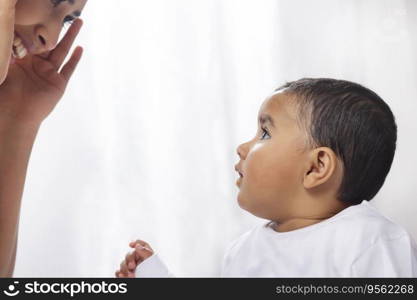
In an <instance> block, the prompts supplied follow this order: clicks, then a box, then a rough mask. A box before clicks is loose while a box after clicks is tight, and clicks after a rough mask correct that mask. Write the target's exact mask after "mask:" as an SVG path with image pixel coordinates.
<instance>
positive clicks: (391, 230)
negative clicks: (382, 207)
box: [335, 207, 408, 244]
mask: <svg viewBox="0 0 417 300" xmlns="http://www.w3.org/2000/svg"><path fill="white" fill-rule="evenodd" d="M335 225H336V226H335V230H336V231H339V233H340V231H343V236H344V239H345V240H346V241H348V242H350V241H353V240H355V241H358V240H363V241H367V242H368V243H371V244H372V243H374V242H376V241H377V240H380V239H382V240H387V241H388V240H395V239H397V238H400V237H403V236H405V235H408V232H407V230H406V229H405V228H404V227H402V226H401V225H399V224H396V223H395V222H393V221H392V220H390V219H389V218H387V217H386V216H384V215H383V214H382V213H380V212H379V211H378V210H377V209H376V208H374V207H369V208H368V209H365V210H362V211H359V212H358V213H356V214H351V215H346V216H345V217H344V218H341V219H340V220H339V222H335Z"/></svg>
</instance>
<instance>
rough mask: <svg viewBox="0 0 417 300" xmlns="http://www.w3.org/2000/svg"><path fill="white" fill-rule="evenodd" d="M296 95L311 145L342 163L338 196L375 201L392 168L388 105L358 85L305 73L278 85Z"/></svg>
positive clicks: (392, 129) (391, 120) (391, 122)
mask: <svg viewBox="0 0 417 300" xmlns="http://www.w3.org/2000/svg"><path fill="white" fill-rule="evenodd" d="M276 91H282V92H284V93H288V94H289V95H293V96H295V99H296V103H297V106H298V111H299V114H298V115H299V116H298V118H299V120H301V123H303V124H304V128H305V129H306V131H307V134H308V136H309V139H310V140H309V141H308V145H309V147H314V148H315V147H329V148H330V149H332V150H333V151H334V152H335V153H336V155H337V156H338V158H339V159H340V160H341V161H342V162H343V167H344V174H343V180H342V183H341V186H340V189H339V193H338V199H339V200H341V201H343V202H344V203H346V204H350V205H355V204H359V203H361V202H362V200H368V201H369V200H371V199H372V198H373V197H374V196H375V195H376V193H377V192H378V191H379V189H380V188H381V187H382V185H383V183H384V181H385V178H386V176H387V174H388V172H389V170H390V168H391V164H392V161H393V159H394V153H395V149H396V143H397V125H396V123H395V117H394V115H393V113H392V111H391V109H390V108H389V106H388V105H387V104H386V103H385V102H384V100H382V99H381V98H380V97H379V96H378V95H377V94H376V93H375V92H373V91H371V90H370V89H368V88H366V87H363V86H362V85H360V84H357V83H353V82H349V81H345V80H336V79H330V78H302V79H300V80H297V81H292V82H288V83H286V84H284V85H283V86H281V87H279V88H278V89H277V90H276Z"/></svg>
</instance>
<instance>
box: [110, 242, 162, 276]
mask: <svg viewBox="0 0 417 300" xmlns="http://www.w3.org/2000/svg"><path fill="white" fill-rule="evenodd" d="M129 247H131V248H134V249H135V250H134V251H132V252H130V253H128V254H126V257H125V259H124V260H123V261H122V263H121V264H120V270H117V271H116V273H115V275H116V277H117V278H134V277H135V270H136V268H137V266H138V265H139V264H140V263H141V262H143V261H144V260H145V259H147V258H148V257H150V256H152V255H153V254H154V251H153V250H152V248H151V246H149V244H148V243H146V242H144V241H141V240H136V241H134V242H131V243H129Z"/></svg>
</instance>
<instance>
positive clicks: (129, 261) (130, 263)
mask: <svg viewBox="0 0 417 300" xmlns="http://www.w3.org/2000/svg"><path fill="white" fill-rule="evenodd" d="M135 258H136V255H135V253H134V252H132V253H128V254H126V259H125V261H126V265H127V268H128V269H129V270H134V269H135V268H136V265H137V263H136V260H135Z"/></svg>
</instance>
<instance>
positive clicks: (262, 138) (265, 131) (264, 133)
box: [261, 128, 271, 140]
mask: <svg viewBox="0 0 417 300" xmlns="http://www.w3.org/2000/svg"><path fill="white" fill-rule="evenodd" d="M262 132H263V134H262V137H261V140H264V137H265V136H266V135H268V136H269V138H271V136H270V135H269V133H268V131H267V130H266V129H265V128H262ZM269 138H268V140H269Z"/></svg>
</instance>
